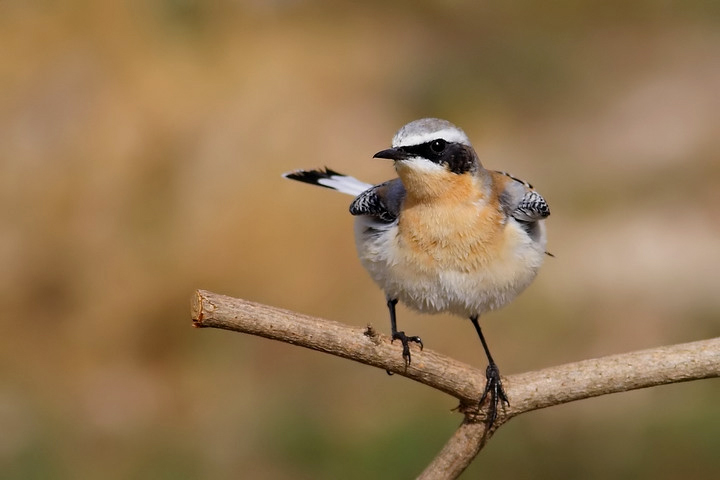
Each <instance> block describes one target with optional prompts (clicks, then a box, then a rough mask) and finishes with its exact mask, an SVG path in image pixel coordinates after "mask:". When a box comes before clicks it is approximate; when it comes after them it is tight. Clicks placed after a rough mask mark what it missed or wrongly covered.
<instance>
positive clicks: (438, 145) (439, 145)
mask: <svg viewBox="0 0 720 480" xmlns="http://www.w3.org/2000/svg"><path fill="white" fill-rule="evenodd" d="M446 143H447V142H445V140H443V139H442V138H439V139H437V140H433V142H432V143H431V144H430V150H432V151H433V152H434V153H442V151H443V150H445V145H446Z"/></svg>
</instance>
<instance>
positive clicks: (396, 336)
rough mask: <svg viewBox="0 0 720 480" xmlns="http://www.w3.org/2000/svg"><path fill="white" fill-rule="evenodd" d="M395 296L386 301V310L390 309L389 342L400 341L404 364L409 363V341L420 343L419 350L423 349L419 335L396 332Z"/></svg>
mask: <svg viewBox="0 0 720 480" xmlns="http://www.w3.org/2000/svg"><path fill="white" fill-rule="evenodd" d="M397 302H398V301H397V298H389V299H388V301H387V306H388V310H390V331H391V333H392V340H391V341H390V343H392V342H394V341H395V340H400V343H402V347H403V350H402V356H403V359H404V360H405V366H407V365H410V346H409V342H415V343H417V344H419V345H420V350H422V349H423V343H422V340H420V337H418V336H408V335H405V332H398V329H397V318H396V317H395V305H397Z"/></svg>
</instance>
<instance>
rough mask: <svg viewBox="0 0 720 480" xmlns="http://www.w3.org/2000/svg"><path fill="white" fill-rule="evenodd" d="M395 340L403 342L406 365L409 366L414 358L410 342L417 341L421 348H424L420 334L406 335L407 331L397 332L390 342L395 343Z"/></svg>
mask: <svg viewBox="0 0 720 480" xmlns="http://www.w3.org/2000/svg"><path fill="white" fill-rule="evenodd" d="M395 340H400V343H402V347H403V349H402V356H403V359H404V360H405V366H406V367H407V366H408V365H410V362H411V360H412V358H411V356H410V342H413V343H417V344H418V345H420V350H422V349H423V343H422V340H420V337H418V336H408V335H405V332H395V333H393V335H392V340H391V341H390V343H393V342H394V341H395Z"/></svg>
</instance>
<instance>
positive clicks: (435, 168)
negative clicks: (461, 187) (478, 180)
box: [373, 118, 481, 197]
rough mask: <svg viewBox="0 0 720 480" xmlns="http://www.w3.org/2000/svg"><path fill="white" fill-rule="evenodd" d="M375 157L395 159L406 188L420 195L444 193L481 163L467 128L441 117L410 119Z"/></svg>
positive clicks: (397, 169) (461, 181) (463, 180)
mask: <svg viewBox="0 0 720 480" xmlns="http://www.w3.org/2000/svg"><path fill="white" fill-rule="evenodd" d="M373 157H374V158H387V159H390V160H394V162H395V169H396V171H397V172H398V176H399V177H400V179H401V180H402V182H403V184H404V185H405V188H406V190H407V191H408V193H409V194H411V195H415V196H418V197H430V196H437V195H443V194H444V192H445V191H446V190H448V189H452V188H454V185H456V184H458V183H466V182H467V181H470V179H469V177H472V176H473V174H474V173H475V172H477V170H478V169H479V168H480V167H481V165H480V161H479V160H478V157H477V155H476V154H475V150H474V149H473V147H472V145H471V144H470V140H469V139H468V137H467V135H465V132H463V131H462V130H461V129H460V128H458V127H456V126H455V125H453V124H452V123H450V122H448V121H447V120H441V119H439V118H423V119H420V120H415V121H413V122H410V123H408V124H407V125H405V126H404V127H402V128H401V129H400V130H398V132H397V133H396V134H395V136H394V137H393V140H392V148H388V149H387V150H382V151H380V152H378V153H376V154H375V155H374V156H373Z"/></svg>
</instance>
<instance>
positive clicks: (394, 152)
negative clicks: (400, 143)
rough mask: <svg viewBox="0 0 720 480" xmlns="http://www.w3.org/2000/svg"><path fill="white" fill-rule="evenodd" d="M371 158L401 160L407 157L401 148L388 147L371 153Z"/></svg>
mask: <svg viewBox="0 0 720 480" xmlns="http://www.w3.org/2000/svg"><path fill="white" fill-rule="evenodd" d="M373 158H387V159H388V160H402V159H404V158H408V154H407V152H405V150H403V149H402V148H399V147H398V148H388V149H387V150H383V151H381V152H378V153H376V154H375V155H373Z"/></svg>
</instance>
